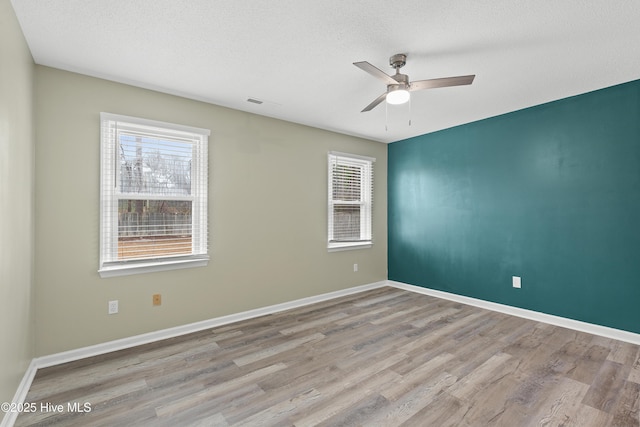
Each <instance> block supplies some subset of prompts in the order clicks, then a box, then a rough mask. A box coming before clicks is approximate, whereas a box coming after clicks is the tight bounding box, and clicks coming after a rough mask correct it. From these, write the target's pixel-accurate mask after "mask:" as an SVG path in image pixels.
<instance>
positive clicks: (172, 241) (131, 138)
mask: <svg viewBox="0 0 640 427" xmlns="http://www.w3.org/2000/svg"><path fill="white" fill-rule="evenodd" d="M209 134H210V132H209V131H208V130H206V129H199V128H193V127H187V126H181V125H174V124H170V123H164V122H157V121H152V120H146V119H138V118H134V117H127V116H120V115H115V114H109V113H101V154H102V157H101V206H100V215H101V219H100V228H101V236H100V237H101V239H100V270H99V271H100V274H101V275H102V276H103V277H105V276H109V275H119V274H133V273H138V272H144V271H155V270H161V269H167V268H183V267H189V266H194V265H196V264H197V265H203V262H204V263H205V264H206V260H208V242H207V240H208V235H207V194H208V191H207V182H208V154H207V149H208V137H209Z"/></svg>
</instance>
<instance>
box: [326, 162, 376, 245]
mask: <svg viewBox="0 0 640 427" xmlns="http://www.w3.org/2000/svg"><path fill="white" fill-rule="evenodd" d="M375 160H376V159H373V158H370V157H364V156H357V155H353V154H344V153H337V152H330V153H329V213H328V217H329V232H328V248H329V250H330V251H331V250H344V249H357V248H363V247H371V244H372V235H371V208H372V200H373V162H375Z"/></svg>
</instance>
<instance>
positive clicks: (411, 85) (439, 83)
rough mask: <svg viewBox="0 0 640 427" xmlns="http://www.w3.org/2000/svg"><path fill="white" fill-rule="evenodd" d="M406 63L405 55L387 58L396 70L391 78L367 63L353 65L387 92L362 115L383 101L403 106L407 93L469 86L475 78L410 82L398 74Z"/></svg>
mask: <svg viewBox="0 0 640 427" xmlns="http://www.w3.org/2000/svg"><path fill="white" fill-rule="evenodd" d="M406 63H407V55H405V54H403V53H398V54H396V55H393V56H392V57H391V58H389V65H391V66H392V67H393V68H394V69H395V70H396V73H395V74H394V75H393V76H390V75H388V74H386V73H385V72H384V71H382V70H380V69H378V68H376V67H374V66H373V65H371V64H369V63H368V62H367V61H361V62H354V63H353V65H355V66H356V67H358V68H360V69H361V70H363V71H366V72H367V73H369V74H371V75H372V76H373V77H376V78H378V79H380V80H382V81H384V82H385V83H386V84H387V91H386V92H385V93H383V94H382V95H380V96H379V97H377V98H376V99H375V100H374V101H373V102H372V103H371V104H369V105H367V106H366V107H364V110H362V111H361V112H362V113H364V112H365V111H371V110H373V109H374V108H375V107H377V106H378V104H380V103H381V102H382V101H384V100H386V101H387V102H388V103H389V104H403V103H405V102H407V101H408V100H409V97H410V95H409V92H415V91H417V90H424V89H435V88H438V87H448V86H462V85H470V84H471V83H472V82H473V79H474V78H475V77H476V75H475V74H472V75H469V76H456V77H444V78H440V79H429V80H416V81H413V82H410V81H409V76H407V75H406V74H400V68H402V67H403V66H404V65H405V64H406Z"/></svg>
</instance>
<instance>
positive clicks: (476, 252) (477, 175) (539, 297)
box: [388, 80, 640, 333]
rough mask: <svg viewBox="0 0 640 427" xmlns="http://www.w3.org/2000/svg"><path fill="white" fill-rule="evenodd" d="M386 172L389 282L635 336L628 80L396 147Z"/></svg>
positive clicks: (635, 152) (636, 123)
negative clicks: (518, 284) (516, 281)
mask: <svg viewBox="0 0 640 427" xmlns="http://www.w3.org/2000/svg"><path fill="white" fill-rule="evenodd" d="M417 119H419V118H417ZM424 120H428V117H425V118H424ZM388 162H389V163H388V221H389V223H388V233H389V235H388V238H389V242H388V244H389V246H388V257H389V279H390V280H395V281H399V282H404V283H409V284H413V285H418V286H422V287H426V288H431V289H437V290H441V291H446V292H451V293H455V294H459V295H465V296H470V297H474V298H480V299H483V300H487V301H493V302H497V303H501V304H508V305H511V306H516V307H521V308H526V309H530V310H535V311H539V312H543V313H548V314H553V315H557V316H562V317H567V318H571V319H576V320H581V321H585V322H589V323H595V324H599V325H603V326H609V327H614V328H618V329H623V330H627V331H631V332H636V333H640V80H639V81H633V82H630V83H625V84H622V85H618V86H614V87H610V88H606V89H602V90H598V91H595V92H590V93H587V94H584V95H579V96H575V97H571V98H567V99H563V100H560V101H555V102H551V103H548V104H543V105H539V106H536V107H532V108H528V109H525V110H520V111H516V112H513V113H509V114H505V115H502V116H498V117H493V118H490V119H486V120H482V121H479V122H474V123H470V124H467V125H463V126H459V127H455V128H451V129H447V130H443V131H439V132H435V133H431V134H426V135H422V136H418V137H415V138H411V139H407V140H403V141H399V142H395V143H392V144H390V145H389V149H388ZM511 276H521V277H522V289H514V288H512V286H511Z"/></svg>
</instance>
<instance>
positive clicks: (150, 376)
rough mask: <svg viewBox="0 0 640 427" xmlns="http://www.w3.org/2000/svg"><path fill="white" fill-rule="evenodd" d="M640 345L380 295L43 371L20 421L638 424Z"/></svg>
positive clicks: (430, 300)
mask: <svg viewBox="0 0 640 427" xmlns="http://www.w3.org/2000/svg"><path fill="white" fill-rule="evenodd" d="M639 350H640V348H639V347H638V346H635V345H632V344H628V343H624V342H620V341H616V340H611V339H607V338H603V337H599V336H594V335H590V334H586V333H581V332H576V331H572V330H569V329H564V328H560V327H556V326H551V325H547V324H544V323H538V322H535V321H530V320H525V319H521V318H518V317H512V316H508V315H504V314H500V313H495V312H491V311H486V310H482V309H479V308H475V307H471V306H466V305H463V304H459V303H455V302H451V301H445V300H441V299H437V298H434V297H429V296H425V295H420V294H415V293H411V292H408V291H404V290H398V289H395V288H380V289H376V290H372V291H368V292H363V293H360V294H356V295H351V296H347V297H342V298H338V299H334V300H330V301H325V302H322V303H318V304H314V305H310V306H306V307H302V308H298V309H294V310H289V311H286V312H282V313H278V314H273V315H268V316H263V317H259V318H255V319H251V320H246V321H242V322H238V323H234V324H230V325H226V326H222V327H218V328H214V329H210V330H206V331H201V332H197V333H193V334H190V335H186V336H182V337H178V338H173V339H168V340H164V341H160V342H157V343H153V344H148V345H143V346H139V347H135V348H131V349H127V350H122V351H118V352H114V353H111V354H107V355H102V356H97V357H92V358H89V359H85V360H80V361H76V362H71V363H67V364H64V365H60V366H55V367H51V368H46V369H42V370H40V371H38V373H37V375H36V378H35V380H34V382H33V384H32V386H31V389H30V391H29V393H28V395H27V398H26V402H34V403H36V404H37V405H38V407H40V405H41V404H46V403H49V404H51V405H59V404H60V405H63V406H64V408H65V411H64V412H63V413H52V412H43V411H37V412H35V413H33V414H21V415H20V416H19V417H18V419H17V422H16V426H31V425H78V426H120V425H122V426H141V425H160V426H187V425H192V426H226V425H242V426H267V425H282V426H290V425H295V426H312V425H325V426H356V425H362V426H379V425H380V426H382V425H389V426H398V425H406V426H421V427H424V426H436V427H440V426H508V427H515V426H580V427H584V426H598V427H602V426H625V427H626V426H638V425H640V423H639V410H640V360H639V357H640V351H639ZM85 402H86V403H88V404H90V409H91V412H85V413H79V412H73V411H72V412H68V411H67V410H66V409H67V405H68V404H69V403H71V404H73V403H77V404H79V405H80V406H82V405H83V404H84V403H85ZM54 408H55V406H54Z"/></svg>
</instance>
